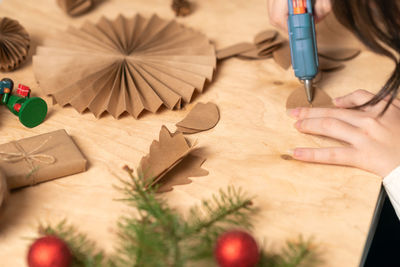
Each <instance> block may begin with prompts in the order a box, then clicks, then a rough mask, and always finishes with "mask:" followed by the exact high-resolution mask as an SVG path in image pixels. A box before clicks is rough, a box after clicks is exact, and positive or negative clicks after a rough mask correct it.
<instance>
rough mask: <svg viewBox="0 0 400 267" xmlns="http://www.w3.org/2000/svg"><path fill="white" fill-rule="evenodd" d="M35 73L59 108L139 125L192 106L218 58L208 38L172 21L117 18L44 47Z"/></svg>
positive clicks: (88, 25) (73, 31) (72, 32)
mask: <svg viewBox="0 0 400 267" xmlns="http://www.w3.org/2000/svg"><path fill="white" fill-rule="evenodd" d="M33 66H34V72H35V76H36V79H37V80H38V82H39V84H40V86H41V88H42V89H43V90H44V91H45V93H47V94H48V95H52V96H53V97H54V99H55V100H56V101H57V102H58V103H59V104H60V105H62V106H64V105H67V104H70V105H71V106H72V107H74V108H75V109H76V110H77V111H78V112H80V113H82V112H83V111H85V110H86V109H88V110H90V111H91V112H92V113H93V114H94V115H95V116H96V117H97V118H99V117H100V116H101V114H103V113H104V112H108V113H110V114H111V115H112V116H113V117H115V118H118V117H119V116H120V115H121V114H123V113H124V112H127V113H129V114H131V115H132V116H133V117H135V118H138V116H139V115H140V114H141V113H142V112H143V111H144V110H148V111H150V112H153V113H155V112H156V111H157V110H158V109H159V108H160V107H161V106H162V105H164V106H165V107H167V108H168V109H174V108H176V109H180V108H181V107H182V104H183V103H188V102H190V101H191V98H192V96H193V94H194V92H195V91H197V92H199V93H201V92H202V90H203V88H204V84H205V82H206V81H211V80H212V77H213V72H214V70H215V67H216V56H215V50H214V47H213V46H212V45H211V44H210V42H209V40H208V39H207V37H206V36H204V35H203V34H201V33H198V32H196V31H194V30H192V29H189V28H186V27H184V26H183V25H181V24H179V23H177V22H176V21H174V20H170V21H168V20H163V19H160V18H159V17H158V16H156V15H153V16H152V17H151V18H144V17H142V16H141V15H136V16H134V17H132V18H126V17H124V16H122V15H119V16H118V17H117V18H116V19H114V20H109V19H107V18H104V17H103V18H101V19H100V20H99V21H98V22H97V23H96V24H93V23H91V22H86V23H85V24H84V25H83V26H82V27H81V28H80V29H76V28H73V27H70V28H68V29H67V31H66V32H65V33H64V34H59V35H57V36H55V37H54V38H51V39H48V40H46V41H45V46H42V47H38V49H37V55H36V56H34V58H33Z"/></svg>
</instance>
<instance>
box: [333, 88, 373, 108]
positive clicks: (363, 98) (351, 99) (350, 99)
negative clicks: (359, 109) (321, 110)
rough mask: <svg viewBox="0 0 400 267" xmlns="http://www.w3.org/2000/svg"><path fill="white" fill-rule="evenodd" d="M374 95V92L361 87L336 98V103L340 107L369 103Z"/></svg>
mask: <svg viewBox="0 0 400 267" xmlns="http://www.w3.org/2000/svg"><path fill="white" fill-rule="evenodd" d="M373 97H374V94H372V93H370V92H368V91H365V90H360V89H359V90H356V91H354V92H352V93H350V94H348V95H345V96H342V97H338V98H336V99H335V100H334V104H335V106H337V107H340V108H352V107H356V106H360V105H363V104H365V103H367V102H368V101H369V100H371V99H372V98H373Z"/></svg>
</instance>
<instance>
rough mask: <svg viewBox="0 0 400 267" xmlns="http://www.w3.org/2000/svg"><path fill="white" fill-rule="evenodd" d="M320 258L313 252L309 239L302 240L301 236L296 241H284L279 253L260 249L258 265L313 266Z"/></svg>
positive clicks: (278, 266) (268, 266)
mask: <svg viewBox="0 0 400 267" xmlns="http://www.w3.org/2000/svg"><path fill="white" fill-rule="evenodd" d="M318 263H320V259H319V258H318V255H317V254H316V252H315V247H314V245H313V243H312V241H311V240H304V239H303V238H302V237H301V236H300V237H299V239H298V240H297V241H291V242H287V243H286V247H284V248H283V249H282V250H281V252H280V253H279V254H271V253H266V252H265V251H261V258H260V262H259V263H258V265H257V266H258V267H301V266H307V267H311V266H315V265H316V264H318Z"/></svg>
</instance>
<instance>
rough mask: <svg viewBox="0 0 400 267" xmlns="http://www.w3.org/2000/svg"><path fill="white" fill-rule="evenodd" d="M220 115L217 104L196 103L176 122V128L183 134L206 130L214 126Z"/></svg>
mask: <svg viewBox="0 0 400 267" xmlns="http://www.w3.org/2000/svg"><path fill="white" fill-rule="evenodd" d="M219 118H220V115H219V110H218V107H217V105H215V104H214V103H211V102H208V103H207V104H203V103H197V104H196V106H195V107H194V108H193V109H192V110H191V111H190V112H189V114H188V115H187V116H186V117H185V118H184V119H183V120H182V121H180V122H178V123H177V124H176V126H177V130H178V131H180V132H182V133H184V134H193V133H198V132H202V131H207V130H210V129H212V128H214V127H215V125H217V123H218V121H219Z"/></svg>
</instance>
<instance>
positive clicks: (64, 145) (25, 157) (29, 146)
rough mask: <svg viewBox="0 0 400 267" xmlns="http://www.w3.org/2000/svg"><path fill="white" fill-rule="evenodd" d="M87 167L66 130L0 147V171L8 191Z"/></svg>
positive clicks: (85, 161)
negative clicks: (1, 170)
mask: <svg viewBox="0 0 400 267" xmlns="http://www.w3.org/2000/svg"><path fill="white" fill-rule="evenodd" d="M86 164H87V160H86V159H85V157H84V156H83V155H82V153H81V152H80V150H79V149H78V147H77V146H76V145H75V143H74V141H73V140H72V139H71V137H70V136H69V135H68V134H67V132H66V131H65V130H57V131H54V132H50V133H46V134H41V135H37V136H33V137H28V138H24V139H21V140H18V141H12V142H9V143H6V144H3V145H0V169H3V172H4V174H5V176H6V178H7V184H8V186H9V188H10V189H15V188H19V187H23V186H29V185H34V184H37V183H40V182H44V181H48V180H52V179H55V178H60V177H63V176H67V175H71V174H75V173H79V172H83V171H85V170H86Z"/></svg>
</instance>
